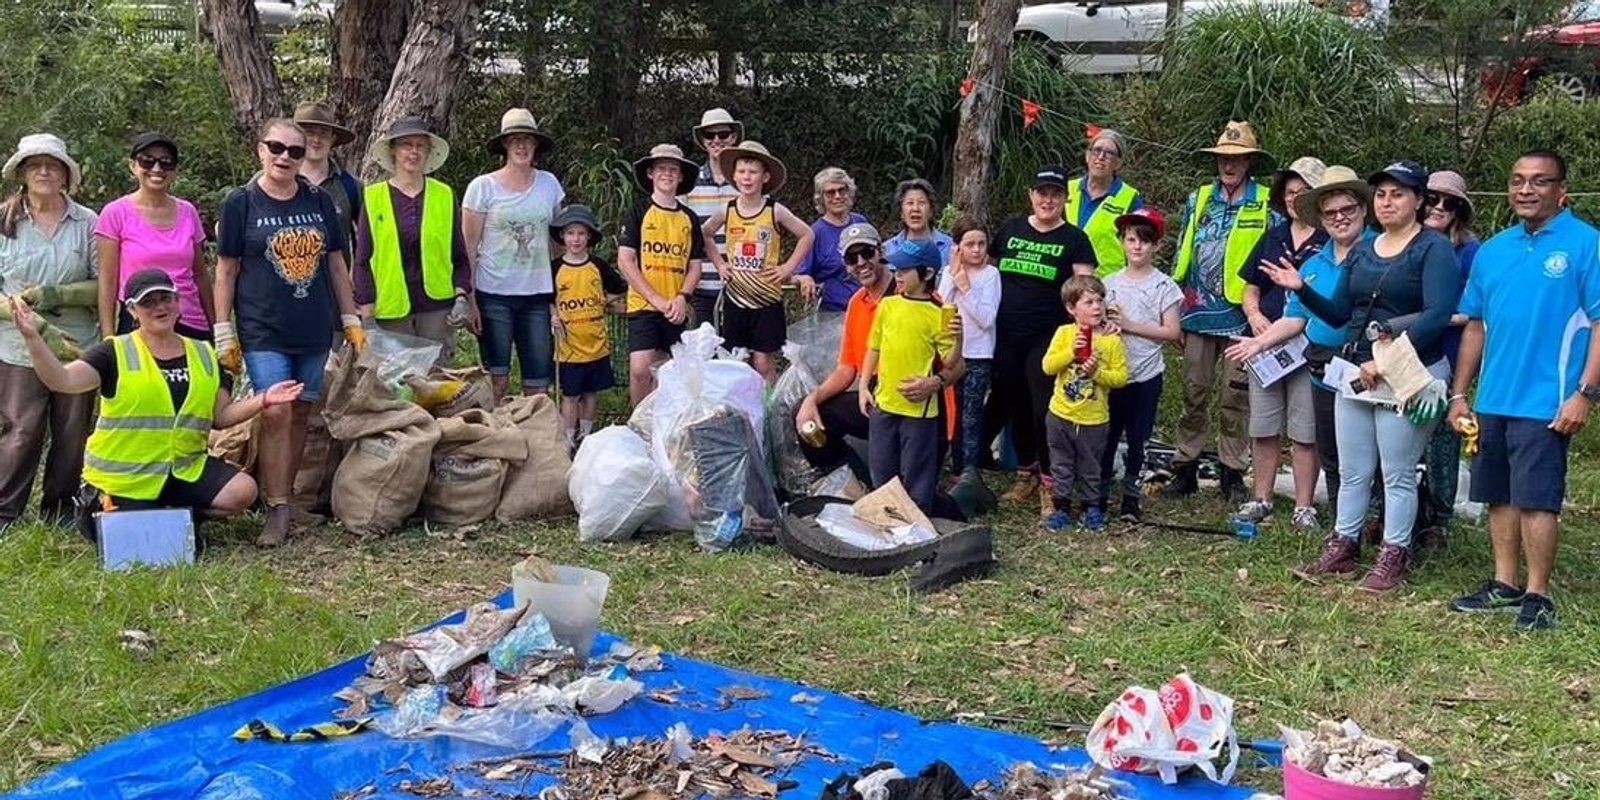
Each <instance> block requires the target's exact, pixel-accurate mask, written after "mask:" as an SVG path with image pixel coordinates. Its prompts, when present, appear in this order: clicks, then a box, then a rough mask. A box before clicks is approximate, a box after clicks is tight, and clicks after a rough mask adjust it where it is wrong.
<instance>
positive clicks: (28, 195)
mask: <svg viewBox="0 0 1600 800" xmlns="http://www.w3.org/2000/svg"><path fill="white" fill-rule="evenodd" d="M0 174H3V175H4V176H5V179H6V180H8V181H9V180H18V181H20V182H21V184H22V185H21V187H20V188H18V189H17V190H16V191H15V192H14V193H12V194H11V196H10V197H8V198H6V200H5V202H4V203H0V292H3V293H4V294H5V295H6V296H11V297H17V296H21V297H23V298H25V299H26V300H28V301H29V302H31V303H34V304H36V306H37V313H36V314H35V317H34V318H35V319H36V320H39V321H40V322H46V323H49V324H50V325H51V326H53V327H55V328H57V329H58V330H59V331H61V332H62V333H64V334H65V335H67V336H69V337H71V338H73V339H74V340H76V341H78V342H80V343H82V344H85V345H86V344H88V343H90V342H92V341H94V340H95V339H96V338H98V337H96V336H95V323H94V307H95V292H96V288H97V287H96V284H95V279H94V246H93V239H94V226H95V213H94V212H93V211H90V210H89V209H87V208H84V207H83V206H81V205H78V204H77V203H74V202H73V201H72V197H71V195H70V193H71V192H73V191H76V190H77V188H78V183H79V181H80V179H81V173H80V171H79V169H78V162H76V161H74V160H73V159H72V156H69V155H67V146H66V144H65V143H64V142H62V141H61V140H60V139H58V138H56V137H55V136H52V135H51V134H48V133H36V134H32V135H29V136H24V137H22V140H21V141H19V142H18V143H17V152H16V153H15V154H13V155H12V156H11V158H9V159H7V160H6V163H5V168H4V170H0ZM0 311H6V312H7V313H9V310H8V309H0ZM93 411H94V398H93V397H88V396H84V395H76V394H68V393H63V392H54V391H51V390H50V387H49V386H48V385H46V384H45V383H44V382H43V381H41V380H40V379H39V375H38V374H37V373H36V372H35V371H34V369H33V360H32V359H31V358H30V357H29V355H28V348H27V344H26V342H25V341H24V340H23V337H22V334H21V333H20V332H18V331H16V330H13V329H12V328H11V327H10V326H6V328H4V329H0V420H4V422H3V424H0V529H3V528H5V527H6V526H7V525H10V524H11V523H12V522H14V521H16V519H17V518H18V517H20V516H22V512H23V511H24V510H25V509H26V508H27V505H28V495H29V494H30V493H32V491H33V480H34V477H35V476H36V475H38V473H39V458H40V456H41V455H43V456H44V460H45V468H44V487H43V492H42V493H41V495H40V498H39V516H40V517H42V518H45V519H50V518H62V517H68V516H70V515H71V513H72V498H73V497H74V495H76V494H77V491H78V474H79V473H80V472H81V471H82V469H83V442H84V440H85V439H87V438H88V436H89V419H90V416H91V414H92V413H93ZM46 438H48V439H49V443H50V449H49V450H48V451H46V450H45V440H46Z"/></svg>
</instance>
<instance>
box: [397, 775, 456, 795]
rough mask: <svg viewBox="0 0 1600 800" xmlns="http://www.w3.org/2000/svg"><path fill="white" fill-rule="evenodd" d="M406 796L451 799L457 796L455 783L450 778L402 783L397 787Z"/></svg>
mask: <svg viewBox="0 0 1600 800" xmlns="http://www.w3.org/2000/svg"><path fill="white" fill-rule="evenodd" d="M397 788H398V789H399V790H400V791H402V792H405V793H406V794H414V795H416V796H418V797H450V796H452V795H454V794H456V785H455V782H454V781H452V780H450V779H449V778H442V777H441V778H428V779H426V780H420V781H401V782H400V785H399V786H398V787H397Z"/></svg>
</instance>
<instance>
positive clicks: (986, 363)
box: [950, 358, 994, 475]
mask: <svg viewBox="0 0 1600 800" xmlns="http://www.w3.org/2000/svg"><path fill="white" fill-rule="evenodd" d="M993 371H994V360H993V359H988V358H970V359H967V372H966V374H965V375H963V376H961V392H960V396H959V397H958V398H957V399H956V408H958V409H959V410H960V414H961V419H960V420H959V426H960V427H959V430H958V431H957V432H956V440H955V441H953V442H951V443H950V466H951V469H952V471H954V472H955V473H956V474H957V475H960V474H961V473H963V472H966V471H967V470H969V469H977V468H978V455H979V454H980V453H982V452H983V447H984V445H985V444H987V443H986V442H984V441H983V406H984V399H985V398H987V397H988V396H989V375H990V373H992V372H993Z"/></svg>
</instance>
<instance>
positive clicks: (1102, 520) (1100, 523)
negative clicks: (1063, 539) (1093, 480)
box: [1083, 506, 1106, 531]
mask: <svg viewBox="0 0 1600 800" xmlns="http://www.w3.org/2000/svg"><path fill="white" fill-rule="evenodd" d="M1083 527H1085V528H1088V529H1089V530H1091V531H1103V530H1105V529H1106V512H1104V511H1102V510H1101V509H1100V507H1099V506H1089V507H1088V508H1086V509H1084V510H1083Z"/></svg>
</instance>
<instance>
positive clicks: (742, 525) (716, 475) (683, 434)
mask: <svg viewBox="0 0 1600 800" xmlns="http://www.w3.org/2000/svg"><path fill="white" fill-rule="evenodd" d="M675 432H676V435H675V436H674V437H673V438H674V440H675V446H674V447H673V448H672V449H671V450H670V451H669V454H668V457H669V459H670V461H671V463H672V466H673V471H674V473H673V474H674V477H675V478H676V479H677V481H678V484H679V485H680V486H682V487H683V491H684V497H685V500H686V502H687V504H688V510H689V516H690V518H691V520H692V521H693V525H694V538H695V542H696V543H698V544H699V545H700V548H701V549H702V550H705V551H707V552H713V553H715V552H721V551H723V550H726V549H728V548H730V547H733V546H734V545H735V544H737V543H738V542H739V541H740V540H742V539H743V538H744V536H745V529H746V525H747V524H748V523H750V522H753V521H754V520H755V519H757V518H759V519H761V520H766V521H771V520H775V519H777V516H778V500H777V496H776V495H775V494H774V493H773V490H772V482H771V478H770V477H769V476H768V474H767V470H766V464H765V463H764V462H763V461H762V460H761V449H760V446H759V443H760V438H761V437H760V436H759V435H757V433H756V431H755V429H753V428H752V427H751V426H750V421H749V419H747V418H746V417H745V416H744V415H743V414H741V413H740V412H739V411H738V410H737V409H735V408H733V407H732V406H730V405H724V404H719V405H716V406H713V407H712V408H710V409H708V410H707V411H706V412H705V413H704V414H702V415H698V416H696V417H694V418H692V419H690V420H688V421H687V423H686V424H685V425H684V426H683V427H682V428H679V429H676V430H675Z"/></svg>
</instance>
